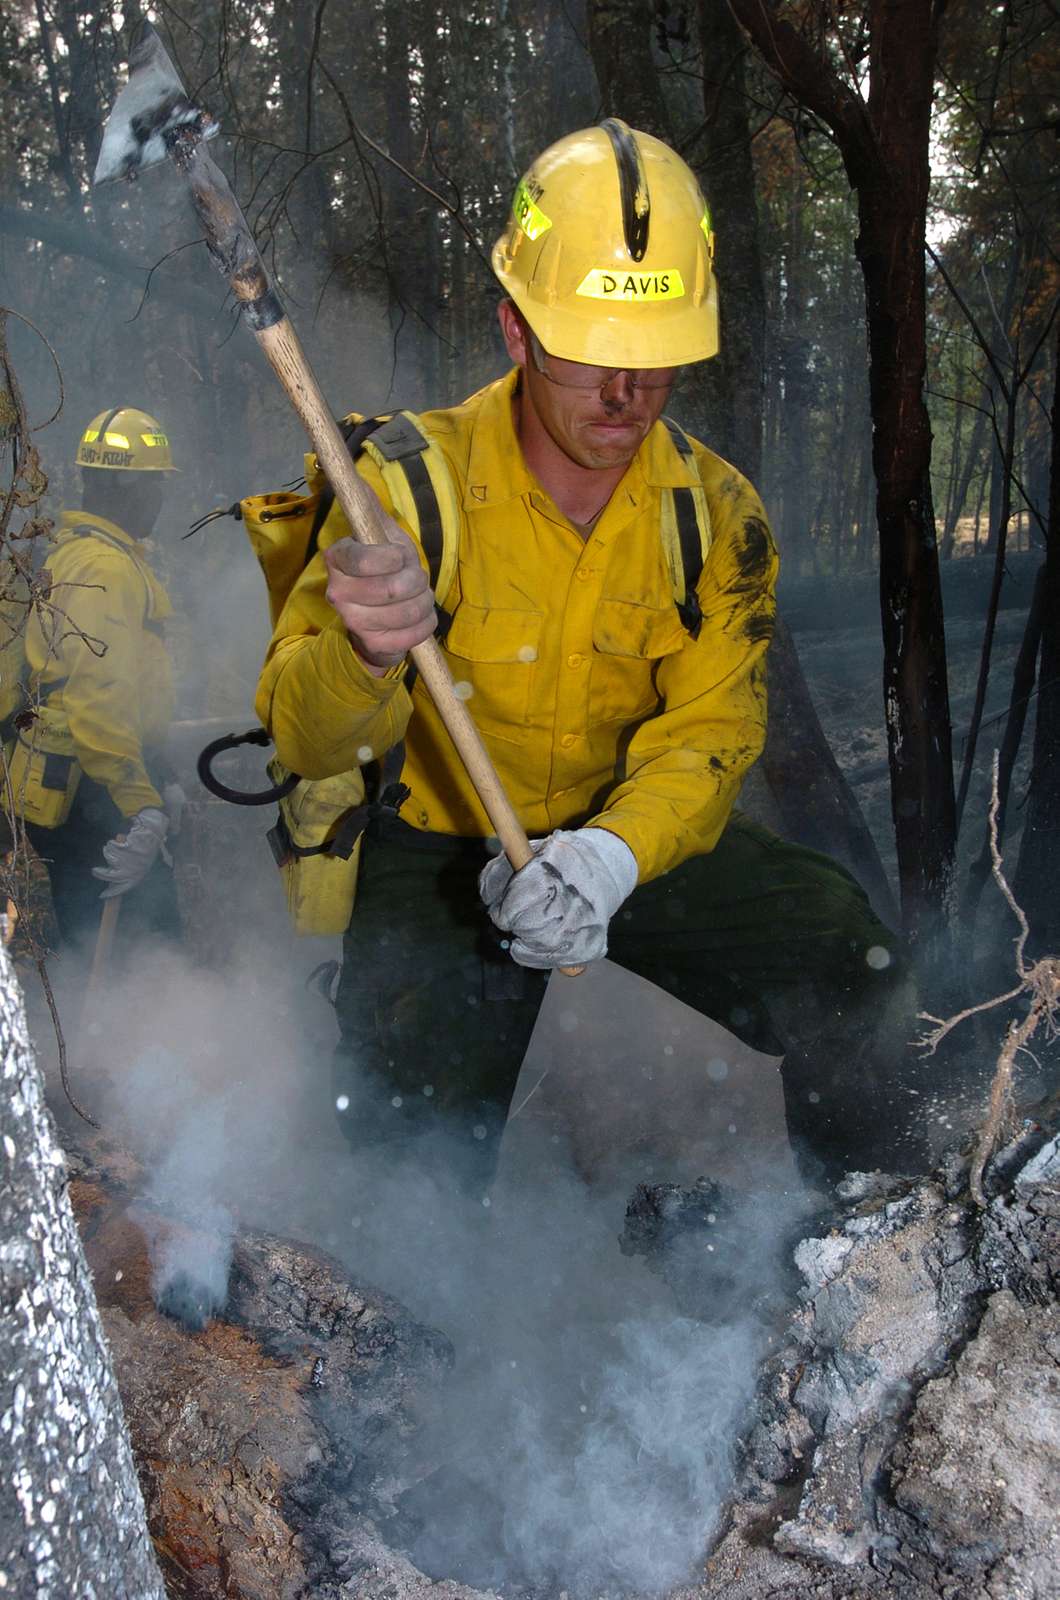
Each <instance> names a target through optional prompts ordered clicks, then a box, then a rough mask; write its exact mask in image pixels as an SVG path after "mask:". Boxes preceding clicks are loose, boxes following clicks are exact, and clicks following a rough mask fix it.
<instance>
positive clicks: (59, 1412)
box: [0, 949, 164, 1600]
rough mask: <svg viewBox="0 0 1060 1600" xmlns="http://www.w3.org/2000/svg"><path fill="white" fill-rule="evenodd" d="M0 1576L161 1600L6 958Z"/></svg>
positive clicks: (52, 1593)
mask: <svg viewBox="0 0 1060 1600" xmlns="http://www.w3.org/2000/svg"><path fill="white" fill-rule="evenodd" d="M0 1048H2V1054H3V1060H2V1077H3V1081H2V1090H0V1131H2V1136H3V1149H4V1188H3V1204H2V1206H0V1295H2V1304H3V1317H2V1319H0V1372H2V1373H3V1399H2V1401H0V1446H2V1450H3V1457H4V1471H3V1487H2V1488H0V1575H2V1577H3V1584H2V1587H3V1589H4V1590H5V1591H6V1592H7V1593H8V1594H11V1595H25V1596H29V1595H34V1596H36V1597H37V1600H70V1597H71V1596H75V1595H76V1596H77V1600H164V1590H163V1588H162V1581H161V1576H160V1574H159V1571H158V1568H157V1566H156V1564H155V1559H154V1556H153V1554H152V1551H151V1544H150V1540H149V1538H148V1534H147V1526H146V1523H145V1520H144V1506H143V1500H142V1498H141V1494H140V1488H139V1485H138V1483H137V1481H136V1473H135V1470H134V1467H133V1459H132V1453H131V1451H130V1448H129V1439H128V1435H127V1433H126V1431H125V1423H124V1420H123V1417H122V1410H121V1402H120V1400H119V1398H118V1390H117V1386H116V1384H115V1381H114V1375H113V1372H112V1370H111V1357H110V1351H109V1350H108V1348H107V1344H106V1342H105V1340H104V1336H103V1329H102V1327H101V1324H100V1317H99V1312H98V1310H97V1308H96V1300H95V1296H94V1294H93V1292H92V1283H91V1280H90V1279H89V1275H88V1269H87V1267H86V1264H85V1258H84V1255H83V1253H82V1249H81V1244H80V1241H79V1240H78V1237H77V1230H76V1228H75V1226H74V1220H73V1216H72V1213H71V1210H70V1203H69V1200H68V1198H67V1194H66V1172H65V1168H64V1164H63V1156H62V1152H61V1151H60V1150H59V1148H58V1145H57V1144H56V1141H55V1130H54V1127H53V1125H52V1121H51V1118H50V1116H49V1114H48V1112H47V1110H46V1108H45V1104H44V1088H43V1083H42V1080H41V1076H40V1072H39V1071H38V1068H37V1064H36V1062H35V1061H34V1059H33V1056H32V1054H31V1051H30V1047H29V1041H28V1039H27V1035H26V1021H25V1015H24V1012H23V1009H22V997H21V994H20V993H19V989H18V984H17V981H16V979H15V976H14V974H13V972H12V970H11V967H10V964H9V962H8V958H7V954H6V951H3V950H2V949H0Z"/></svg>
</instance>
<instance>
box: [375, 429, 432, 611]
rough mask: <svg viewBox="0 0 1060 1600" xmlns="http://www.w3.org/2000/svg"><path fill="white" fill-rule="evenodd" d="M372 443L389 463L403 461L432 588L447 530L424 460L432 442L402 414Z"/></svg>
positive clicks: (379, 432)
mask: <svg viewBox="0 0 1060 1600" xmlns="http://www.w3.org/2000/svg"><path fill="white" fill-rule="evenodd" d="M372 443H373V444H374V445H375V447H376V449H377V450H378V451H379V454H380V455H381V456H384V457H385V458H386V460H387V461H398V462H400V463H401V470H402V471H403V472H404V474H405V476H406V478H407V479H408V480H409V488H410V489H411V490H412V498H413V500H414V501H415V503H416V515H417V516H418V517H419V522H420V544H421V545H422V546H423V553H424V555H425V556H426V557H427V571H428V573H429V575H430V580H431V588H432V589H433V588H434V586H435V585H436V583H437V582H438V574H439V572H440V571H441V567H442V545H443V542H444V539H445V530H444V529H443V527H442V512H441V507H440V506H439V504H438V496H437V495H436V494H435V492H434V485H433V484H432V483H431V475H430V473H429V472H428V471H427V465H426V462H425V461H424V459H423V456H424V452H425V451H426V450H427V449H428V448H429V446H430V441H429V440H428V439H426V438H425V437H424V435H423V434H422V433H421V432H420V430H419V428H417V426H416V424H415V423H414V422H413V421H412V418H411V417H409V416H407V415H406V414H405V413H404V412H402V411H399V412H397V413H396V415H394V416H392V417H391V418H390V420H389V422H384V423H383V425H382V427H381V428H379V430H378V431H377V433H376V434H375V437H374V439H373V440H372Z"/></svg>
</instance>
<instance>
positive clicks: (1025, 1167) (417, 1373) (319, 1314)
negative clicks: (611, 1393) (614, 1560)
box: [72, 1113, 1060, 1600]
mask: <svg viewBox="0 0 1060 1600" xmlns="http://www.w3.org/2000/svg"><path fill="white" fill-rule="evenodd" d="M1049 1115H1050V1116H1051V1115H1052V1113H1050V1114H1049ZM1054 1124H1055V1118H1054ZM74 1166H75V1170H78V1169H80V1176H78V1177H77V1178H76V1179H75V1182H74V1183H73V1185H72V1197H73V1199H74V1203H75V1208H76V1210H77V1212H78V1214H79V1216H80V1217H81V1219H82V1226H83V1228H84V1231H85V1236H86V1247H87V1250H88V1254H89V1257H90V1261H91V1263H92V1265H93V1268H94V1271H95V1276H96V1283H97V1293H98V1295H99V1298H100V1303H101V1310H102V1316H103V1321H104V1326H105V1329H106V1332H107V1336H108V1339H109V1341H110V1343H111V1346H112V1349H113V1351H114V1355H115V1362H116V1367H117V1371H118V1376H119V1383H120V1386H121V1389H122V1395H123V1400H124V1403H125V1408H126V1413H127V1416H128V1419H129V1425H130V1429H131V1433H132V1437H133V1440H134V1445H135V1448H136V1453H137V1457H138V1460H139V1464H140V1468H141V1475H142V1477H143V1480H144V1486H145V1495H146V1499H147V1504H148V1513H149V1519H150V1524H151V1529H152V1533H153V1535H154V1538H155V1541H156V1545H157V1547H158V1549H159V1552H160V1558H161V1560H162V1562H163V1565H164V1567H165V1570H166V1573H167V1581H168V1583H169V1592H170V1593H171V1594H172V1595H176V1596H181V1597H187V1600H207V1597H212V1596H214V1595H220V1594H225V1595H228V1596H234V1597H237V1600H244V1597H245V1600H258V1597H259V1596H260V1597H262V1600H264V1597H265V1596H269V1597H274V1596H281V1597H283V1600H302V1597H306V1596H308V1595H310V1594H312V1595H313V1596H314V1597H315V1600H353V1597H354V1596H356V1597H358V1600H384V1597H387V1600H392V1597H394V1596H401V1597H402V1600H419V1597H421V1596H424V1597H426V1596H427V1595H437V1594H438V1593H439V1592H441V1593H443V1594H446V1595H447V1596H449V1597H451V1600H460V1597H464V1600H468V1597H472V1596H477V1595H479V1594H485V1593H486V1591H484V1590H474V1589H469V1588H466V1587H463V1586H461V1585H460V1584H458V1583H456V1582H444V1583H439V1580H440V1579H444V1578H445V1574H444V1573H435V1574H433V1575H432V1576H427V1575H426V1574H424V1573H423V1572H421V1571H419V1570H418V1569H417V1567H416V1566H415V1565H414V1564H413V1563H412V1562H411V1561H410V1560H409V1558H408V1556H407V1555H406V1554H404V1553H402V1550H401V1540H400V1537H398V1538H396V1539H395V1533H399V1531H400V1529H401V1527H402V1518H401V1517H400V1516H399V1517H397V1518H396V1519H395V1516H394V1512H395V1509H396V1507H397V1506H398V1505H399V1504H400V1501H401V1497H402V1495H403V1494H404V1493H406V1491H407V1489H408V1487H409V1485H414V1484H415V1483H416V1482H417V1481H418V1478H419V1477H422V1474H423V1472H424V1471H425V1470H426V1471H427V1472H428V1473H430V1472H431V1471H432V1470H433V1471H437V1470H442V1471H444V1470H446V1469H445V1467H444V1466H439V1465H438V1464H435V1466H434V1467H431V1466H430V1464H428V1466H427V1467H426V1468H424V1466H423V1465H422V1464H421V1463H418V1462H417V1458H416V1438H417V1430H418V1427H419V1426H420V1424H421V1422H422V1421H423V1418H424V1416H425V1415H426V1413H427V1411H429V1408H430V1406H431V1403H432V1398H433V1397H435V1396H437V1395H438V1394H439V1393H440V1392H441V1391H443V1390H444V1387H445V1384H446V1381H447V1376H448V1373H449V1368H450V1365H451V1355H452V1352H451V1350H450V1349H449V1347H448V1344H447V1341H446V1340H445V1339H444V1337H443V1336H442V1335H440V1334H439V1333H438V1332H436V1331H432V1330H431V1329H429V1328H426V1327H424V1326H422V1325H419V1324H417V1323H415V1322H414V1321H413V1320H412V1319H411V1318H409V1316H408V1315H407V1313H405V1312H404V1311H403V1310H402V1308H401V1307H400V1305H398V1304H397V1302H395V1301H394V1300H392V1299H390V1298H389V1297H386V1296H383V1295H379V1294H378V1293H376V1292H374V1291H372V1290H368V1289H364V1288H360V1287H357V1286H355V1285H354V1284H353V1283H352V1282H351V1281H350V1280H349V1279H348V1277H347V1276H346V1274H345V1272H344V1271H343V1270H342V1269H341V1268H340V1267H338V1265H337V1264H336V1263H335V1262H333V1261H331V1260H330V1259H329V1258H328V1257H326V1256H324V1255H321V1254H320V1253H319V1252H316V1251H314V1250H311V1249H309V1248H307V1247H304V1246H300V1245H295V1244H293V1243H291V1242H289V1241H284V1240H281V1239H277V1238H273V1237H269V1236H265V1235H253V1234H251V1235H244V1236H242V1237H240V1238H239V1239H238V1240H237V1241H236V1245H235V1250H234V1259H233V1267H232V1274H231V1285H230V1293H229V1299H228V1304H227V1306H226V1308H225V1310H224V1312H223V1314H222V1316H221V1317H220V1318H219V1319H217V1320H215V1321H213V1322H211V1323H210V1325H209V1326H208V1327H207V1329H206V1330H205V1331H204V1332H202V1333H199V1334H191V1335H189V1334H188V1333H187V1332H186V1331H184V1330H183V1329H182V1328H181V1327H180V1326H179V1324H178V1323H176V1322H174V1321H172V1320H170V1319H167V1318H166V1317H164V1316H161V1315H160V1314H159V1313H158V1312H157V1310H156V1309H155V1307H154V1306H153V1304H152V1302H151V1297H150V1293H149V1267H148V1264H147V1257H146V1253H145V1250H144V1243H143V1233H142V1230H141V1229H140V1228H139V1226H138V1224H137V1222H136V1217H135V1213H134V1212H130V1210H129V1195H128V1190H127V1189H126V1187H125V1182H124V1180H123V1181H117V1180H116V1179H115V1178H114V1177H113V1175H112V1176H111V1177H109V1178H108V1176H107V1175H106V1173H105V1171H104V1170H101V1169H97V1168H93V1167H91V1166H89V1165H87V1164H86V1163H84V1162H78V1161H77V1160H76V1159H75V1162H74ZM990 1178H991V1194H990V1199H989V1204H988V1206H987V1209H986V1210H985V1211H981V1210H980V1209H979V1208H977V1207H976V1206H975V1204H974V1202H973V1201H972V1200H971V1197H970V1195H969V1193H968V1187H967V1181H968V1157H967V1155H966V1154H965V1155H961V1154H959V1153H954V1154H952V1155H951V1156H949V1157H948V1158H947V1159H946V1160H945V1161H944V1162H943V1164H942V1166H941V1168H940V1169H939V1171H937V1172H936V1173H935V1174H934V1175H932V1176H931V1177H929V1178H926V1179H922V1180H918V1181H913V1180H909V1179H904V1180H903V1179H895V1178H888V1177H885V1176H884V1175H882V1174H875V1175H853V1176H851V1177H850V1178H849V1179H848V1180H847V1181H846V1182H845V1184H844V1185H842V1186H841V1187H840V1199H839V1202H838V1204H837V1206H836V1207H833V1208H832V1209H831V1210H830V1212H829V1213H828V1214H827V1215H822V1217H821V1219H820V1224H819V1228H818V1231H816V1232H810V1233H809V1234H808V1236H806V1237H803V1238H801V1239H800V1240H798V1242H794V1241H792V1240H791V1239H789V1240H787V1241H786V1242H785V1244H784V1248H785V1250H787V1251H789V1252H790V1253H791V1257H792V1259H793V1262H794V1268H793V1269H791V1270H790V1272H789V1277H788V1280H787V1282H786V1284H785V1288H784V1293H783V1295H782V1296H778V1299H777V1301H776V1303H775V1304H774V1305H773V1306H772V1307H771V1313H772V1320H773V1326H774V1328H775V1335H774V1340H773V1346H772V1350H771V1353H770V1354H769V1356H768V1358H767V1360H766V1361H765V1363H764V1366H763V1368H762V1371H761V1376H760V1383H759V1389H758V1394H757V1399H756V1404H755V1406H754V1407H753V1408H752V1415H751V1416H749V1418H748V1425H747V1428H746V1432H745V1435H744V1440H743V1444H742V1446H741V1449H740V1454H739V1462H738V1466H737V1469H736V1473H735V1477H734V1481H733V1485H732V1496H731V1501H730V1503H729V1506H728V1509H727V1513H726V1518H725V1522H724V1526H723V1530H722V1533H721V1536H720V1538H719V1539H718V1541H717V1543H716V1546H715V1548H714V1550H713V1552H712V1553H710V1554H709V1556H708V1553H707V1552H704V1557H705V1560H706V1565H705V1568H704V1570H703V1572H702V1574H701V1576H700V1577H699V1579H698V1580H696V1581H695V1582H693V1583H692V1585H691V1587H686V1588H684V1589H682V1590H681V1594H682V1596H684V1597H686V1600H691V1597H692V1596H695V1600H715V1597H716V1600H721V1596H723V1595H724V1596H725V1597H726V1600H765V1597H767V1596H768V1597H771V1600H781V1597H783V1600H795V1597H797V1596H800V1595H803V1594H806V1595H814V1596H816V1597H818V1600H855V1597H865V1596H873V1595H877V1594H878V1595H880V1596H884V1595H886V1596H888V1597H889V1600H939V1597H946V1600H958V1597H959V1600H969V1597H980V1596H981V1597H983V1600H1017V1597H1018V1600H1045V1597H1047V1596H1051V1595H1053V1594H1055V1588H1054V1587H1053V1584H1054V1582H1055V1572H1056V1570H1057V1568H1058V1565H1060V1535H1058V1533H1057V1529H1056V1524H1055V1519H1054V1518H1053V1516H1052V1514H1051V1503H1052V1493H1053V1490H1055V1484H1056V1481H1057V1474H1058V1472H1060V1377H1058V1361H1057V1357H1058V1353H1060V1316H1058V1313H1057V1309H1056V1286H1057V1282H1058V1279H1060V1148H1058V1136H1057V1135H1056V1133H1055V1132H1053V1133H1052V1135H1051V1136H1049V1135H1048V1133H1047V1128H1046V1127H1045V1126H1044V1125H1042V1124H1033V1123H1032V1124H1026V1125H1025V1127H1024V1130H1023V1132H1022V1134H1021V1137H1020V1139H1019V1140H1018V1141H1017V1142H1016V1143H1015V1144H1014V1145H1012V1146H1010V1147H1009V1148H1008V1149H1007V1150H1006V1151H1004V1152H1002V1154H1001V1156H1000V1157H999V1158H998V1160H997V1161H996V1162H995V1164H994V1166H993V1168H992V1169H991V1172H990ZM741 1225H745V1224H741V1223H740V1220H739V1213H738V1211H737V1210H736V1208H734V1206H733V1204H732V1197H731V1195H730V1193H729V1192H728V1191H727V1190H726V1188H725V1186H724V1185H719V1184H714V1183H710V1182H703V1183H701V1184H698V1185H696V1186H695V1187H694V1188H693V1189H690V1190H681V1189H679V1188H678V1187H676V1186H674V1185H663V1186H659V1187H656V1188H654V1189H652V1188H649V1187H647V1186H643V1187H642V1188H641V1189H640V1190H639V1191H638V1192H637V1194H636V1195H634V1196H632V1197H631V1203H630V1207H629V1211H628V1214H627V1219H626V1227H625V1232H624V1234H623V1239H622V1249H623V1251H624V1252H633V1253H638V1254H642V1255H646V1256H647V1257H648V1258H649V1259H650V1260H651V1261H652V1262H653V1265H654V1267H655V1268H656V1269H657V1270H658V1272H659V1273H660V1275H661V1276H663V1277H664V1279H666V1281H667V1282H668V1283H670V1286H671V1288H672V1289H673V1291H674V1293H675V1297H676V1299H677V1300H678V1302H679V1304H680V1305H681V1308H682V1311H683V1313H684V1314H686V1315H693V1316H700V1317H705V1318H706V1319H707V1320H708V1321H710V1320H711V1319H712V1318H713V1319H715V1320H721V1318H722V1317H723V1314H724V1298H725V1295H724V1291H725V1290H726V1289H728V1290H729V1291H732V1289H733V1287H734V1285H736V1284H737V1283H738V1277H739V1274H738V1272H737V1271H733V1270H732V1261H731V1256H732V1253H734V1252H735V1253H737V1254H739V1253H740V1251H741V1249H742V1245H741V1239H740V1237H739V1227H740V1226H741ZM811 1226H812V1224H811ZM793 1242H794V1249H793V1251H792V1250H791V1246H792V1244H793ZM779 1243H780V1241H779V1240H778V1245H779ZM617 1246H618V1241H617V1240H616V1249H617ZM727 1252H728V1254H729V1260H728V1261H727V1260H726V1254H727ZM119 1263H120V1264H119ZM796 1269H797V1270H796ZM697 1272H698V1282H697ZM712 1288H713V1289H714V1290H715V1291H716V1292H715V1293H713V1294H712V1292H711V1290H712ZM469 1509H472V1508H469ZM472 1514H473V1509H472ZM504 1592H505V1593H511V1594H513V1595H521V1594H523V1593H525V1592H526V1591H525V1590H523V1589H522V1588H521V1587H520V1586H519V1585H518V1584H516V1585H515V1586H514V1587H512V1588H510V1589H508V1588H505V1590H504ZM556 1592H557V1593H558V1590H557V1591H556Z"/></svg>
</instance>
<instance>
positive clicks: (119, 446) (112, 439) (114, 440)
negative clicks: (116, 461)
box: [103, 428, 132, 450]
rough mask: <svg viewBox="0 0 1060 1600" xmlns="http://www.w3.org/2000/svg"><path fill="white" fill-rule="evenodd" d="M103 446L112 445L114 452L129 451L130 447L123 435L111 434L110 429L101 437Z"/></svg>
mask: <svg viewBox="0 0 1060 1600" xmlns="http://www.w3.org/2000/svg"><path fill="white" fill-rule="evenodd" d="M103 443H104V444H112V445H113V446H114V448H115V449H116V450H129V449H131V448H132V446H131V445H130V444H129V441H128V439H127V438H126V437H125V435H124V433H113V432H112V431H111V429H110V428H108V429H107V431H106V433H105V434H104V435H103Z"/></svg>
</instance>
